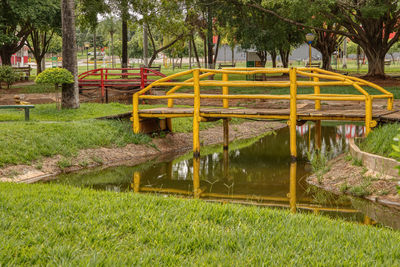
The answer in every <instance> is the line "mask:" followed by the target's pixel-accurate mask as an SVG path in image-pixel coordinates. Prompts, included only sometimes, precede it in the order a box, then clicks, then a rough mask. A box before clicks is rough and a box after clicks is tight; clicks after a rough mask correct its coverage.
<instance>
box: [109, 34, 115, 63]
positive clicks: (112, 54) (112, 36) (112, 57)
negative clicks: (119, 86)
mask: <svg viewBox="0 0 400 267" xmlns="http://www.w3.org/2000/svg"><path fill="white" fill-rule="evenodd" d="M110 36H111V67H112V68H114V67H115V62H114V33H110Z"/></svg>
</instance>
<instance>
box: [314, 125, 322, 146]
mask: <svg viewBox="0 0 400 267" xmlns="http://www.w3.org/2000/svg"><path fill="white" fill-rule="evenodd" d="M315 144H316V145H317V149H318V150H321V146H322V129H321V121H320V120H318V121H316V122H315Z"/></svg>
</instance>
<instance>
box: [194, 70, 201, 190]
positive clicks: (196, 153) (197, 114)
mask: <svg viewBox="0 0 400 267" xmlns="http://www.w3.org/2000/svg"><path fill="white" fill-rule="evenodd" d="M193 82H194V86H193V87H194V107H193V193H194V198H200V120H201V118H200V71H199V69H195V70H194V71H193Z"/></svg>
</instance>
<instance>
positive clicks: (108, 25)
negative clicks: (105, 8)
mask: <svg viewBox="0 0 400 267" xmlns="http://www.w3.org/2000/svg"><path fill="white" fill-rule="evenodd" d="M100 27H101V30H102V31H104V32H107V33H109V34H110V39H111V46H110V53H111V62H112V67H113V68H114V64H115V62H114V34H115V33H116V32H117V29H118V26H117V20H116V19H115V18H114V17H113V16H108V17H107V18H106V19H105V20H103V21H102V22H101V23H100Z"/></svg>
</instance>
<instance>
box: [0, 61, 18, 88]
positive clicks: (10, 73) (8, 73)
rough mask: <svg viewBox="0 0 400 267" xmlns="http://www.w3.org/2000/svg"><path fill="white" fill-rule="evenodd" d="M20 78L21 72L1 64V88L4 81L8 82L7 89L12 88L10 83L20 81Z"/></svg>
mask: <svg viewBox="0 0 400 267" xmlns="http://www.w3.org/2000/svg"><path fill="white" fill-rule="evenodd" d="M19 78H20V74H19V73H18V72H16V71H15V70H14V69H13V68H12V67H11V66H0V88H1V83H2V82H4V83H6V84H7V89H9V88H10V85H12V84H13V83H15V82H16V81H18V80H19Z"/></svg>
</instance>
